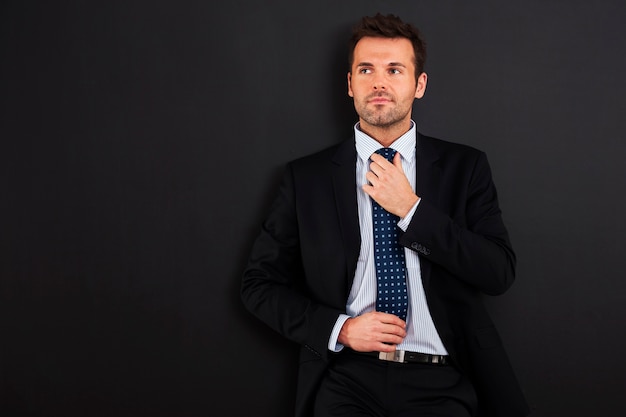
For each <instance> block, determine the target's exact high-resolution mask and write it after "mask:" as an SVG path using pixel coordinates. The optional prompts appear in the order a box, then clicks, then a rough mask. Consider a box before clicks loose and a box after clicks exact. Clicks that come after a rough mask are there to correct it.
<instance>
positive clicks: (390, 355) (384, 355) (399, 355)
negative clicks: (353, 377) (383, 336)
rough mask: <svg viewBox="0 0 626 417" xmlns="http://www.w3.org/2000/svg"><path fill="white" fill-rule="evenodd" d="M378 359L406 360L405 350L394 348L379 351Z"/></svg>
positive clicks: (390, 360)
mask: <svg viewBox="0 0 626 417" xmlns="http://www.w3.org/2000/svg"><path fill="white" fill-rule="evenodd" d="M378 359H380V360H381V361H389V362H400V363H402V362H404V351H403V350H394V351H393V352H378Z"/></svg>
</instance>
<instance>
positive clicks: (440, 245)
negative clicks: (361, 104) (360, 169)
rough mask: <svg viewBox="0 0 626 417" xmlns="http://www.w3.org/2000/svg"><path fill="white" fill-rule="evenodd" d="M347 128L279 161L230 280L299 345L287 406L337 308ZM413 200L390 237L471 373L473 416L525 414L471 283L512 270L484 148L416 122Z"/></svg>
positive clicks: (494, 279)
mask: <svg viewBox="0 0 626 417" xmlns="http://www.w3.org/2000/svg"><path fill="white" fill-rule="evenodd" d="M356 158H357V153H356V148H355V145H354V139H352V140H349V141H346V142H343V143H341V144H339V145H336V146H333V147H330V148H328V149H325V150H323V151H321V152H318V153H316V154H313V155H310V156H307V157H304V158H301V159H298V160H296V161H293V162H291V163H289V164H288V165H287V168H286V170H285V174H284V177H283V180H282V183H281V185H280V188H279V192H278V196H277V197H276V199H275V201H274V203H273V206H272V208H271V210H270V213H269V216H268V217H267V220H266V221H265V222H264V224H263V226H262V230H261V233H260V234H259V236H258V238H257V239H256V241H255V243H254V245H253V248H252V251H251V256H250V259H249V263H248V266H247V268H246V270H245V272H244V276H243V280H242V300H243V302H244V304H245V305H246V307H247V308H248V309H249V310H250V311H251V312H252V313H253V314H254V315H255V316H257V317H258V318H259V319H261V320H262V321H264V322H265V323H266V324H268V325H269V326H270V327H271V328H273V329H274V330H276V331H278V332H279V333H280V334H282V335H283V336H285V337H286V338H288V339H289V340H292V341H294V342H296V343H298V344H300V345H301V352H300V365H299V374H298V390H297V398H296V415H297V416H298V417H305V416H309V415H310V414H311V409H312V401H313V399H314V398H315V393H316V390H317V387H318V384H319V381H320V378H321V377H322V375H323V373H324V370H325V369H326V367H327V366H328V364H329V362H330V361H332V360H333V356H334V355H336V354H334V353H332V352H329V351H328V348H327V346H328V340H329V336H330V333H331V331H332V328H333V326H334V325H335V322H336V320H337V317H338V316H339V314H341V313H345V308H346V300H347V297H348V293H349V291H350V288H351V285H352V280H353V278H354V272H355V268H356V264H357V258H358V255H359V250H360V243H361V238H360V231H359V220H358V212H357V194H356V174H355V169H356V168H355V164H356ZM417 164H418V169H417V194H418V195H419V196H420V197H421V201H420V204H419V206H418V208H417V210H416V212H415V214H414V216H413V219H412V221H411V223H410V225H409V227H408V228H407V230H406V232H404V233H403V234H402V236H401V237H400V243H401V244H402V245H404V246H405V247H407V248H410V249H412V250H414V251H417V252H418V253H419V255H420V264H421V274H422V281H423V286H424V289H425V293H426V297H427V301H428V306H429V309H430V312H431V315H432V318H433V321H434V323H435V326H436V328H437V330H438V332H439V334H440V336H441V338H442V340H443V343H444V345H445V347H446V349H447V350H448V352H449V354H450V356H451V358H452V359H453V360H454V361H455V363H456V364H457V365H458V367H459V368H460V369H461V370H462V372H464V373H466V374H467V375H468V376H469V378H470V379H471V380H472V382H473V384H474V386H475V388H476V391H477V394H478V400H479V412H480V414H479V415H481V416H506V417H515V416H525V415H527V414H528V406H527V404H526V402H525V399H524V396H523V394H522V391H521V389H520V387H519V385H518V382H517V380H516V377H515V375H514V373H513V370H512V367H511V365H510V364H509V360H508V358H507V355H506V353H505V351H504V349H503V347H502V343H501V341H500V337H499V335H498V333H497V331H496V329H495V327H494V325H493V323H492V320H491V319H490V317H489V315H488V313H487V311H486V309H485V308H484V306H483V304H482V301H481V296H482V294H489V295H497V294H501V293H503V292H504V291H506V290H507V289H508V288H509V287H510V286H511V284H512V283H513V281H514V276H515V254H514V252H513V250H512V248H511V245H510V243H509V238H508V233H507V231H506V228H505V226H504V223H503V222H502V218H501V212H500V209H499V206H498V200H497V193H496V188H495V186H494V184H493V181H492V177H491V171H490V168H489V164H488V162H487V158H486V156H485V154H484V153H483V152H480V151H478V150H476V149H474V148H471V147H468V146H465V145H460V144H453V143H450V142H445V141H441V140H438V139H434V138H431V137H427V136H424V135H421V134H418V138H417Z"/></svg>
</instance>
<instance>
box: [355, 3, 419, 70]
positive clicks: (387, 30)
mask: <svg viewBox="0 0 626 417" xmlns="http://www.w3.org/2000/svg"><path fill="white" fill-rule="evenodd" d="M367 36H370V37H375V38H406V39H408V40H409V41H411V44H413V53H414V55H415V78H416V79H417V77H419V75H420V74H421V73H422V72H423V71H424V64H425V62H426V42H424V40H423V39H422V35H421V33H420V31H419V30H418V29H417V28H416V27H415V26H413V25H411V24H410V23H405V22H403V21H402V20H401V19H400V18H399V17H398V16H394V15H392V14H388V15H386V16H384V15H382V14H380V13H377V14H376V15H375V16H365V17H363V18H362V19H361V21H360V22H359V23H358V24H357V25H356V26H354V27H353V28H352V37H351V38H350V42H349V44H348V47H349V55H348V65H349V67H348V71H352V64H353V61H354V48H355V47H356V44H357V43H358V42H359V41H360V40H361V39H362V38H364V37H367Z"/></svg>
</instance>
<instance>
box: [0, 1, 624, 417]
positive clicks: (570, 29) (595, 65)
mask: <svg viewBox="0 0 626 417" xmlns="http://www.w3.org/2000/svg"><path fill="white" fill-rule="evenodd" d="M56 3H57V2H46V1H41V2H38V3H37V2H22V1H4V2H2V3H0V138H1V141H0V185H1V188H0V190H1V191H2V194H1V197H0V222H1V223H0V256H1V262H0V313H1V314H0V325H1V328H0V330H1V333H0V349H1V350H0V415H3V416H66V417H74V416H76V417H78V416H80V417H96V416H116V417H124V416H151V417H154V416H168V417H169V416H177V417H178V416H228V417H230V416H255V417H263V416H267V417H277V416H289V415H291V406H292V402H293V392H294V388H293V387H294V378H295V373H294V366H295V360H296V358H295V355H294V347H293V346H291V345H290V344H288V343H287V342H285V341H283V340H282V339H281V338H280V337H278V336H277V335H276V334H274V333H273V332H271V331H270V330H268V329H267V328H265V327H263V325H261V324H260V323H259V322H257V321H255V320H254V319H253V318H252V317H251V316H250V315H248V314H247V312H245V311H244V310H243V308H242V306H241V304H240V301H239V295H238V288H239V279H240V275H241V272H242V269H243V267H244V265H245V260H246V257H247V253H248V250H249V248H250V244H251V241H252V239H253V237H254V236H255V234H256V232H257V230H258V228H259V225H260V222H261V220H262V219H263V217H264V214H265V212H266V210H267V208H268V205H269V202H270V201H271V199H272V198H273V193H274V187H275V185H276V182H277V179H278V175H279V173H280V171H281V169H282V166H283V164H284V163H285V162H286V161H288V160H290V159H293V158H295V157H298V156H301V155H304V154H307V153H310V152H312V151H314V150H318V149H320V148H322V147H324V146H327V145H330V144H333V143H336V142H337V141H339V140H341V139H343V138H345V137H346V135H348V134H349V133H350V129H351V126H352V124H353V123H354V121H355V120H356V117H355V115H354V112H353V110H352V108H351V107H350V102H349V100H348V97H347V96H346V87H345V70H346V68H345V49H344V46H345V40H346V38H347V35H348V32H349V28H350V26H351V25H352V24H353V23H354V22H355V21H356V20H357V19H358V17H360V16H361V15H363V14H371V13H375V12H376V11H382V12H384V13H387V12H392V13H397V14H399V15H401V16H402V17H403V18H405V19H406V20H409V21H412V22H413V23H415V24H416V25H418V26H419V27H420V28H421V29H422V30H423V32H424V34H425V37H426V39H427V41H428V43H429V48H430V56H429V60H428V62H427V67H426V69H427V72H428V73H429V84H428V89H427V93H426V97H425V98H424V99H423V100H421V101H420V102H418V103H417V104H416V106H415V110H416V114H415V119H416V120H417V122H418V125H419V128H420V130H422V131H423V132H424V133H426V134H430V135H434V136H438V137H441V138H444V139H448V140H452V141H457V142H462V143H466V144H470V145H473V146H475V147H478V148H480V149H483V150H485V151H486V152H487V154H488V155H489V158H490V162H491V165H492V168H493V171H494V176H495V181H496V185H497V186H498V188H499V191H500V199H501V205H502V208H503V211H504V217H505V221H506V222H507V224H508V226H509V229H510V233H511V238H512V241H513V244H514V247H515V249H516V251H517V255H518V260H519V267H518V281H517V283H516V284H515V285H514V287H513V288H512V289H511V290H510V292H508V293H507V294H506V295H504V296H501V297H498V298H494V299H490V300H488V304H489V307H490V309H491V310H492V311H493V314H494V317H495V320H496V322H497V324H498V325H499V328H500V330H501V333H502V336H503V339H504V341H505V343H506V345H507V346H508V349H509V352H510V355H511V360H512V362H513V364H514V367H515V368H516V369H517V371H518V374H519V378H520V381H521V383H522V385H523V386H524V388H525V390H526V393H527V395H528V399H529V401H530V403H531V406H532V408H533V409H534V415H535V416H537V417H540V416H541V417H552V416H569V417H575V416H589V415H623V414H624V413H625V412H626V406H625V405H624V401H623V394H624V388H625V387H626V378H625V375H626V363H625V362H626V361H625V360H624V356H623V352H624V351H625V350H626V337H625V336H624V318H625V317H626V314H625V313H626V307H625V306H626V295H625V294H626V284H625V283H624V279H623V278H624V271H625V270H626V256H624V255H623V253H622V252H623V250H624V248H625V247H626V225H625V221H624V215H623V213H624V212H625V211H626V187H625V183H626V181H625V173H626V172H625V171H626V170H625V168H624V157H625V156H626V141H625V140H624V131H625V130H626V126H624V124H625V122H624V119H625V117H624V114H626V99H625V98H624V91H625V90H626V81H625V80H624V73H625V72H626V54H625V53H624V51H625V50H626V36H625V32H624V21H626V6H625V3H624V2H623V1H618V0H615V1H602V0H600V1H597V2H593V3H592V2H588V1H565V0H563V1H555V0H553V1H530V0H527V1H524V2H496V1H472V2H461V1H459V2H451V1H415V0H410V1H409V0H407V1H373V0H369V1H363V0H360V1H352V0H342V1H336V0H334V1H313V2H307V3H302V2H292V1H287V0H283V1H272V2H270V1H264V2H253V1H243V0H230V1H225V2H220V3H215V2H209V1H199V0H197V1H185V2H173V1H172V2H166V1H163V0H158V1H139V0H127V1H108V2H98V4H96V2H81V1H76V2H58V3H59V4H56ZM61 3H62V4H61Z"/></svg>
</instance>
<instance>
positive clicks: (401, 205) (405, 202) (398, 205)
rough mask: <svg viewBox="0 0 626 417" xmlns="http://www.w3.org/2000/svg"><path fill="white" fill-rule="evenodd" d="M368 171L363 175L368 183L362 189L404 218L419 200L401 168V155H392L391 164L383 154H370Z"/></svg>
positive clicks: (384, 206) (390, 210)
mask: <svg viewBox="0 0 626 417" xmlns="http://www.w3.org/2000/svg"><path fill="white" fill-rule="evenodd" d="M371 159H372V163H371V164H370V171H368V172H367V174H366V175H365V176H366V178H367V180H368V181H369V183H368V184H365V185H364V186H363V191H365V192H366V193H367V195H369V196H370V197H372V198H373V199H374V201H376V202H377V203H378V204H380V205H381V206H382V207H383V208H384V209H385V210H387V211H388V212H390V213H393V214H395V215H396V216H399V217H400V218H404V216H406V215H407V213H408V212H409V211H410V210H411V207H413V206H414V205H415V203H416V202H417V201H418V200H419V197H418V196H417V195H416V194H415V193H414V192H413V188H412V187H411V184H410V183H409V180H408V179H407V177H406V176H405V175H404V171H403V170H402V157H401V156H400V154H399V153H396V155H395V156H394V157H393V164H392V163H391V162H389V161H387V159H385V157H384V156H382V155H379V154H377V153H374V154H372V157H371Z"/></svg>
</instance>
